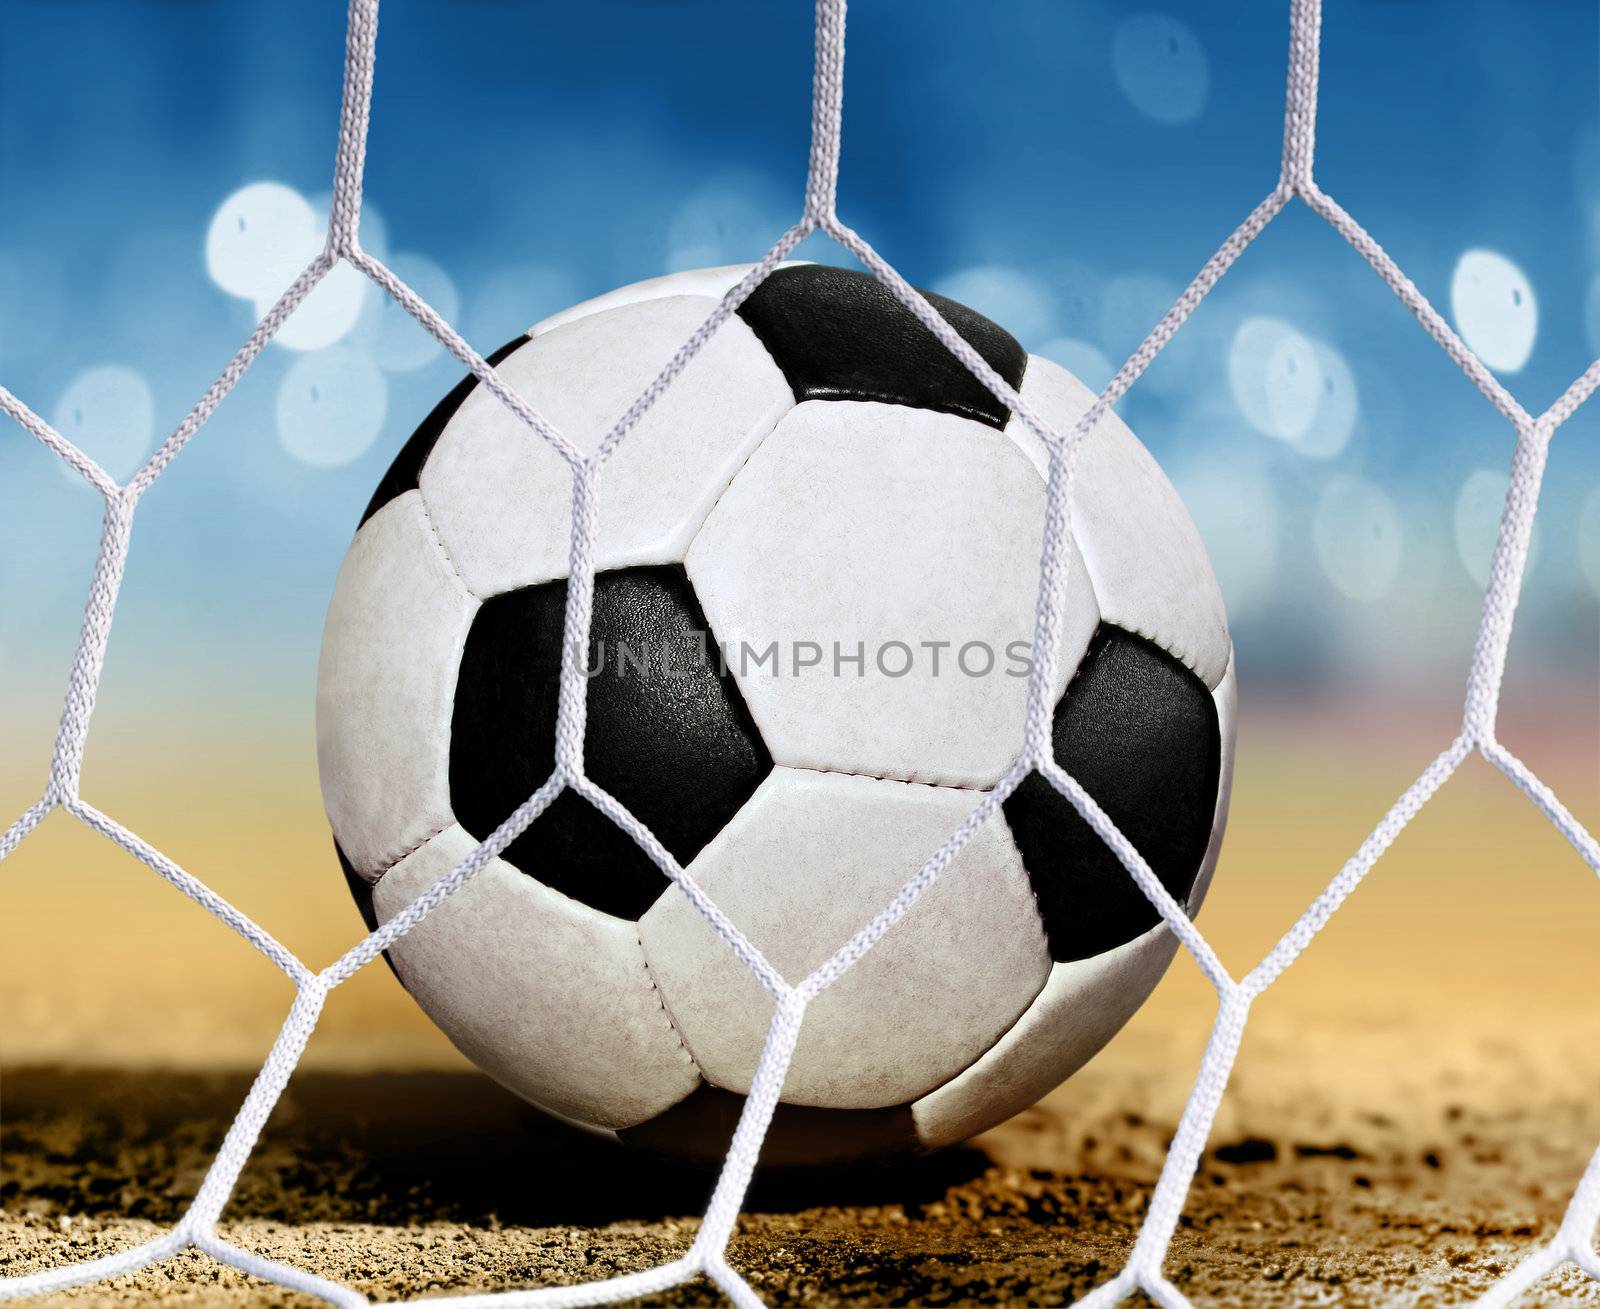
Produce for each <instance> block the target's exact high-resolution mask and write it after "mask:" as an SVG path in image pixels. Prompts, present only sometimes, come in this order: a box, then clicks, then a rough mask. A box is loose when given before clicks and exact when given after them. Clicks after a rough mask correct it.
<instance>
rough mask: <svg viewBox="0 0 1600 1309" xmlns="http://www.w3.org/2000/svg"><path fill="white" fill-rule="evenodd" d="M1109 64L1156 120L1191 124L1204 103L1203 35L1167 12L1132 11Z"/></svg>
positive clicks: (1207, 76) (1207, 81)
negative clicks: (1199, 34)
mask: <svg viewBox="0 0 1600 1309" xmlns="http://www.w3.org/2000/svg"><path fill="white" fill-rule="evenodd" d="M1111 67H1112V70H1113V71H1114V72H1115V73H1116V77H1117V85H1118V86H1119V87H1121V88H1122V94H1123V95H1125V96H1127V98H1128V102H1129V103H1130V104H1131V105H1133V107H1134V108H1135V109H1137V110H1138V111H1139V112H1140V113H1141V114H1143V115H1144V116H1145V117H1146V118H1153V119H1155V120H1156V122H1158V123H1187V122H1189V121H1191V120H1192V119H1195V118H1198V117H1199V116H1200V113H1201V111H1202V110H1203V109H1204V108H1205V106H1206V92H1207V91H1208V89H1209V88H1210V85H1211V67H1210V63H1209V61H1208V60H1207V59H1206V52H1205V48H1204V47H1203V46H1202V45H1201V44H1200V39H1199V38H1198V37H1197V36H1196V35H1195V34H1194V32H1193V30H1192V29H1191V28H1190V27H1189V26H1188V25H1187V24H1185V23H1181V22H1179V21H1178V20H1177V19H1176V18H1171V17H1169V16H1168V15H1166V14H1133V15H1130V16H1129V17H1127V18H1125V19H1123V20H1122V22H1120V23H1119V24H1117V30H1116V33H1115V35H1114V36H1113V37H1112V39H1111Z"/></svg>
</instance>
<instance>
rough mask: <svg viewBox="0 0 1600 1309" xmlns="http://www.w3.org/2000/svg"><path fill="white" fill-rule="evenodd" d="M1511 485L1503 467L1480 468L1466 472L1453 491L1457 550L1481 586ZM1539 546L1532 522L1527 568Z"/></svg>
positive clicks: (1487, 573) (1487, 582)
mask: <svg viewBox="0 0 1600 1309" xmlns="http://www.w3.org/2000/svg"><path fill="white" fill-rule="evenodd" d="M1510 485H1511V478H1510V476H1509V474H1507V473H1506V472H1505V471H1504V470H1503V469H1498V468H1479V469H1476V470H1475V471H1473V472H1471V473H1469V474H1468V475H1467V479H1466V480H1465V481H1464V482H1462V484H1461V490H1460V492H1459V493H1458V494H1457V495H1456V508H1455V532H1456V554H1457V556H1458V557H1459V558H1460V560H1461V566H1462V567H1463V568H1465V569H1466V570H1467V575H1468V576H1469V577H1471V578H1472V580H1473V581H1474V582H1475V583H1477V585H1478V586H1480V587H1482V586H1488V584H1489V573H1490V569H1491V566H1492V565H1493V563H1494V548H1495V543H1496V542H1497V541H1498V540H1499V537H1500V517H1501V515H1502V513H1503V512H1504V511H1505V505H1506V490H1507V488H1508V487H1509V486H1510ZM1538 546H1539V527H1538V524H1535V525H1534V529H1533V535H1532V537H1531V538H1530V539H1529V542H1528V571H1529V572H1531V571H1532V570H1533V565H1534V562H1535V560H1536V558H1537V556H1538V553H1539V551H1538Z"/></svg>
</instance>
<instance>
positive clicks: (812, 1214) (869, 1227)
mask: <svg viewBox="0 0 1600 1309" xmlns="http://www.w3.org/2000/svg"><path fill="white" fill-rule="evenodd" d="M247 1085H248V1078H247V1076H245V1075H242V1074H240V1075H232V1074H228V1075H223V1074H216V1075H207V1074H195V1073H144V1074H135V1073H128V1072H97V1071H86V1070H85V1071H68V1070H62V1069H59V1068H47V1067H40V1068H32V1069H26V1070H22V1071H18V1072H13V1073H9V1074H7V1075H6V1077H5V1080H4V1084H3V1088H0V1090H3V1108H4V1135H3V1138H0V1140H3V1145H4V1154H3V1165H4V1171H3V1178H4V1180H3V1183H0V1205H3V1216H0V1271H3V1272H6V1273H17V1272H24V1271H29V1270H32V1269H35V1268H42V1267H48V1266H51V1265H54V1264H57V1263H60V1262H65V1261H70V1260H78V1259H84V1258H90V1257H94V1256H97V1255H101V1254H106V1253H109V1252H111V1251H113V1250H116V1249H120V1248H123V1247H125V1246H127V1245H130V1244H133V1243H135V1242H137V1241H140V1240H143V1239H147V1238H149V1237H150V1236H153V1235H155V1234H157V1233H158V1232H159V1231H160V1230H162V1228H163V1227H164V1226H166V1225H169V1224H171V1223H172V1222H173V1221H174V1220H176V1219H177V1218H178V1217H179V1216H180V1215H181V1213H182V1211H183V1208H184V1205H185V1204H186V1203H187V1201H188V1199H189V1198H190V1197H191V1196H192V1195H193V1194H194V1191H195V1189H196V1187H197V1186H198V1185H199V1182H200V1179H201V1176H202V1175H203V1172H204V1169H205V1166H206V1164H207V1162H208V1160H209V1158H210V1155H211V1152H212V1151H213V1150H214V1149H215V1148H216V1145H217V1143H218V1142H219V1141H220V1139H221V1136H222V1133H223V1131H224V1130H225V1128H226V1125H227V1120H228V1118H229V1117H230V1115H231V1113H232V1111H233V1109H234V1108H235V1107H236V1106H237V1104H238V1102H239V1100H240V1098H241V1097H242V1096H243V1094H244V1092H245V1090H246V1088H247ZM1059 1094H1060V1093H1058V1097H1059ZM1144 1098H1145V1097H1144V1096H1142V1095H1141V1094H1140V1093H1139V1091H1138V1090H1137V1088H1124V1090H1123V1093H1122V1094H1118V1093H1117V1092H1116V1089H1115V1087H1114V1086H1113V1085H1111V1084H1110V1083H1109V1082H1106V1083H1104V1084H1101V1085H1098V1086H1092V1087H1091V1093H1090V1094H1087V1095H1084V1094H1080V1095H1078V1096H1076V1097H1075V1098H1074V1100H1073V1101H1071V1102H1066V1103H1058V1100H1057V1098H1052V1100H1048V1101H1046V1102H1045V1103H1044V1104H1043V1105H1041V1106H1040V1107H1038V1108H1036V1109H1034V1110H1032V1111H1030V1112H1029V1113H1027V1114H1024V1115H1023V1116H1021V1117H1020V1118H1018V1119H1016V1120H1013V1122H1011V1123H1010V1124H1007V1125H1006V1126H1005V1127H1003V1128H1001V1129H999V1130H998V1131H996V1132H993V1133H990V1134H989V1135H988V1136H986V1137H984V1138H981V1143H980V1145H978V1146H968V1147H965V1148H962V1149H959V1150H955V1151H949V1152H946V1153H944V1154H941V1155H937V1156H933V1157H930V1158H926V1159H921V1160H916V1161H913V1162H910V1163H908V1164H905V1165H902V1166H898V1167H894V1168H888V1169H882V1170H879V1171H875V1172H870V1173H862V1174H853V1175H842V1176H841V1175H835V1176H831V1177H794V1176H791V1177H786V1178H784V1177H779V1178H764V1179H761V1180H759V1181H758V1183H757V1185H756V1188H755V1190H754V1191H753V1193H752V1195H751V1197H750V1202H749V1204H748V1205H747V1214H746V1217H745V1218H744V1219H742V1220H741V1224H740V1229H739V1234H738V1236H737V1238H736V1240H735V1243H734V1246H733V1249H732V1253H731V1258H732V1262H733V1263H734V1265H735V1266H736V1267H738V1268H739V1269H741V1270H742V1271H743V1272H744V1273H745V1274H746V1275H747V1276H748V1277H749V1279H750V1281H751V1282H752V1283H753V1285H754V1286H755V1287H756V1288H757V1290H758V1291H759V1292H760V1293H761V1294H762V1295H763V1296H764V1297H765V1298H766V1299H768V1300H769V1301H771V1302H773V1303H776V1304H808V1305H809V1304H834V1303H859V1304H884V1305H889V1304H893V1305H906V1304H916V1305H967V1304H1055V1303H1063V1302H1067V1301H1070V1300H1071V1299H1073V1298H1074V1297H1075V1296H1077V1295H1080V1294H1082V1293H1083V1292H1084V1291H1086V1290H1087V1289H1089V1288H1090V1287H1091V1286H1093V1285H1095V1284H1096V1283H1097V1282H1099V1281H1102V1280H1104V1279H1105V1278H1106V1277H1107V1276H1108V1275H1109V1274H1110V1273H1111V1272H1112V1271H1114V1270H1115V1269H1116V1268H1118V1267H1120V1266H1121V1264H1122V1262H1123V1260H1124V1258H1125V1257H1126V1253H1127V1251H1128V1248H1129V1245H1130V1242H1131V1241H1132V1239H1133V1237H1134V1235H1135V1234H1136V1231H1137V1226H1138V1223H1139V1220H1140V1218H1141V1217H1142V1215H1143V1212H1144V1209H1145V1206H1146V1205H1147V1203H1148V1200H1149V1196H1150V1192H1151V1187H1152V1183H1153V1180H1154V1177H1155V1175H1156V1172H1157V1170H1158V1168H1159V1165H1160V1161H1161V1158H1162V1156H1163V1153H1164V1150H1165V1147H1166V1142H1167V1140H1168V1138H1169V1136H1170V1133H1171V1130H1172V1123H1171V1122H1170V1121H1151V1120H1150V1119H1148V1118H1146V1117H1145V1116H1143V1115H1142V1114H1141V1113H1139V1112H1135V1111H1132V1110H1130V1109H1128V1108H1126V1105H1127V1104H1129V1103H1137V1102H1140V1101H1142V1100H1143V1099H1144ZM1412 1108H1413V1109H1415V1108H1416V1106H1412ZM1283 1109H1284V1113H1283V1117H1284V1118H1285V1120H1286V1121H1289V1122H1295V1123H1301V1124H1304V1125H1305V1128H1306V1130H1303V1131H1299V1132H1288V1133H1276V1132H1273V1133H1267V1134H1262V1135H1239V1136H1219V1137H1218V1139H1217V1140H1216V1141H1215V1142H1214V1143H1213V1148H1212V1149H1211V1150H1210V1152H1209V1153H1208V1155H1207V1156H1206V1159H1205V1160H1204V1162H1203V1164H1202V1167H1201V1168H1200V1170H1199V1173H1198V1174H1197V1176H1196V1178H1195V1184H1194V1188H1193V1190H1192V1192H1191V1195H1190V1201H1189V1205H1188V1209H1187V1211H1186V1214H1185V1216H1184V1219H1183V1225H1182V1227H1181V1228H1180V1230H1179V1232H1178V1234H1177V1238H1176V1240H1175V1241H1174V1244H1173V1248H1172V1253H1171V1257H1170V1258H1169V1260H1168V1262H1167V1270H1168V1272H1169V1274H1170V1275H1171V1277H1172V1279H1173V1281H1174V1282H1175V1283H1176V1284H1177V1285H1178V1286H1179V1287H1180V1288H1181V1289H1183V1290H1184V1291H1185V1292H1187V1293H1188V1294H1189V1295H1191V1296H1193V1297H1195V1298H1196V1299H1197V1300H1202V1301H1211V1302H1219V1303H1240V1302H1248V1303H1257V1302H1262V1301H1263V1300H1267V1299H1270V1300H1272V1301H1273V1302H1275V1303H1285V1304H1294V1305H1301V1304H1307V1305H1309V1304H1351V1305H1356V1304H1379V1303H1384V1304H1389V1303H1397V1302H1401V1303H1421V1304H1432V1303H1440V1304H1442V1303H1448V1302H1451V1301H1458V1300H1461V1299H1464V1298H1467V1297H1469V1296H1470V1295H1471V1294H1472V1293H1473V1292H1475V1291H1478V1290H1481V1289H1482V1288H1484V1287H1485V1286H1486V1285H1488V1283H1489V1282H1490V1281H1492V1280H1493V1279H1494V1278H1495V1277H1497V1276H1498V1275H1499V1274H1501V1273H1503V1272H1504V1271H1505V1270H1506V1269H1507V1268H1509V1267H1510V1266H1511V1265H1512V1264H1513V1263H1514V1262H1515V1261H1516V1260H1517V1259H1518V1258H1519V1256H1520V1255H1521V1254H1523V1253H1524V1252H1526V1251H1527V1250H1529V1249H1531V1248H1532V1247H1533V1246H1534V1245H1535V1244H1536V1243H1537V1242H1538V1241H1539V1240H1540V1239H1541V1238H1548V1237H1549V1236H1550V1235H1552V1234H1553V1232H1554V1230H1555V1226H1556V1224H1557V1223H1558V1221H1559V1218H1560V1213H1561V1210H1562V1207H1563V1204H1564V1201H1565V1197H1566V1196H1567V1195H1568V1194H1570V1190H1571V1187H1572V1184H1573V1182H1574V1181H1575V1179H1576V1175H1577V1172H1578V1170H1579V1169H1581V1166H1582V1163H1583V1159H1584V1156H1585V1154H1586V1153H1587V1150H1588V1149H1589V1148H1590V1147H1591V1146H1592V1138H1593V1135H1594V1133H1595V1129H1596V1127H1597V1122H1596V1119H1597V1116H1600V1115H1597V1112H1596V1106H1595V1105H1594V1103H1593V1102H1592V1100H1586V1099H1582V1098H1577V1097H1575V1098H1573V1099H1570V1100H1566V1101H1555V1102H1547V1103H1542V1104H1537V1105H1533V1106H1523V1107H1518V1108H1514V1109H1508V1110H1504V1111H1500V1112H1492V1111H1485V1110H1484V1109H1482V1108H1475V1107H1473V1106H1472V1105H1471V1104H1468V1103H1458V1102H1455V1101H1452V1100H1450V1099H1449V1098H1448V1097H1444V1098H1442V1099H1441V1100H1440V1102H1439V1104H1438V1105H1437V1106H1436V1109H1433V1110H1429V1111H1428V1112H1426V1113H1424V1114H1422V1115H1420V1116H1418V1115H1416V1114H1415V1113H1413V1114H1410V1115H1407V1116H1406V1117H1405V1118H1404V1119H1401V1118H1390V1117H1386V1116H1384V1115H1383V1114H1378V1113H1368V1114H1356V1115H1351V1116H1346V1115H1342V1114H1329V1113H1318V1112H1315V1111H1310V1112H1308V1106H1307V1105H1306V1104H1305V1103H1304V1102H1303V1101H1302V1102H1301V1103H1300V1104H1298V1105H1293V1106H1290V1105H1285V1106H1283ZM1069 1115H1070V1120H1069ZM1267 1117H1268V1118H1271V1117H1272V1115H1270V1114H1269V1115H1267ZM1346 1118H1347V1119H1348V1121H1344V1122H1342V1123H1341V1124H1340V1125H1341V1126H1342V1127H1343V1128H1345V1129H1347V1130H1343V1131H1339V1132H1335V1133H1334V1134H1333V1135H1326V1134H1322V1135H1319V1134H1318V1133H1317V1132H1316V1131H1314V1130H1311V1128H1312V1127H1313V1126H1314V1125H1316V1124H1317V1123H1318V1122H1319V1121H1320V1122H1324V1123H1327V1124H1329V1125H1332V1124H1333V1123H1335V1122H1338V1121H1339V1120H1341V1119H1346ZM1013 1160H1034V1161H1051V1160H1054V1161H1055V1163H1054V1164H1053V1165H1048V1164H1043V1163H1040V1162H1034V1163H1032V1164H1029V1165H1026V1166H1024V1165H1019V1164H1017V1163H1014V1162H1012V1161H1013ZM709 1185H710V1178H709V1177H707V1176H705V1175H700V1174H696V1173H694V1172H691V1171H686V1170H684V1169H683V1168H681V1167H678V1166H669V1165H666V1164H661V1163H657V1162H654V1161H652V1160H649V1159H645V1158H641V1157H640V1156H638V1155H636V1154H632V1153H628V1152H625V1151H622V1150H619V1149H617V1148H615V1147H612V1146H609V1145H607V1144H605V1143H603V1142H598V1141H594V1140H591V1139H589V1138H587V1137H584V1136H582V1135H580V1134H577V1133H574V1132H571V1131H569V1130H567V1129H565V1128H563V1127H560V1126H559V1125H557V1124H553V1123H551V1122H550V1121H549V1120H546V1119H544V1118H542V1117H541V1116H539V1115H536V1114H535V1113H533V1112H532V1111H530V1110H528V1109H527V1108H525V1107H524V1106H522V1105H521V1104H520V1103H519V1102H518V1101H516V1100H515V1099H514V1098H512V1097H511V1096H509V1095H507V1094H506V1093H504V1092H502V1091H501V1090H499V1089H498V1088H497V1087H495V1086H494V1085H493V1084H492V1083H490V1082H488V1081H487V1079H484V1078H481V1077H478V1076H475V1075H473V1074H470V1073H423V1074H342V1073H318V1072H309V1073H306V1074H304V1075H303V1076H301V1077H299V1078H297V1079H296V1080H295V1081H294V1082H293V1083H292V1084H291V1087H290V1089H289V1092H288V1093H287V1095H286V1096H285V1099H284V1101H283V1103H282V1104H281V1105H280V1107H279V1109H278V1111H277V1113H276V1114H275V1115H274V1117H273V1120H272V1122H271V1124H270V1125H269V1127H268V1129H267V1132H266V1135H265V1137H264V1139H263V1142H262V1145H261V1148H260V1149H259V1150H258V1151H257V1152H256V1154H255V1156H254V1157H253V1158H252V1160H251V1162H250V1164H249V1166H248V1167H247V1168H246V1170H245V1172H244V1175H243V1177H242V1179H241V1181H240V1184H239V1187H238V1189H237V1191H236V1192H235V1195H234V1199H233V1202H232V1204H231V1206H230V1208H229V1211H228V1214H227V1220H226V1221H225V1222H224V1224H223V1234H224V1235H225V1236H226V1237H228V1238H229V1239H231V1240H233V1241H236V1242H238V1243H239V1244H242V1245H244V1246H246V1247H248V1248H249V1249H252V1250H255V1251H258V1252H259V1253H261V1254H264V1255H266V1256H268V1257H271V1258H275V1259H280V1260H285V1261H288V1262H291V1263H294V1264H296V1265H298V1266H301V1267H305V1268H308V1269H311V1270H314V1271H316V1272H318V1273H321V1274H323V1275H325V1276H329V1277H333V1278H336V1279H338V1280H341V1281H344V1282H347V1283H349V1284H350V1285H352V1286H355V1287H357V1288H358V1289H360V1290H361V1291H362V1292H363V1293H365V1294H367V1295H369V1296H372V1297H373V1298H375V1299H380V1300H388V1299H398V1298H402V1297H409V1296H415V1295H418V1294H424V1293H429V1292H432V1293H438V1292H443V1291H450V1290H456V1291H462V1290H468V1289H483V1290H488V1289H499V1288H505V1287H511V1286H528V1285H550V1284H555V1283H561V1282H575V1281H582V1280H588V1279H592V1278H596V1277H603V1276H608V1275H611V1274H615V1273H622V1272H629V1271H635V1270H639V1269H643V1268H646V1267H649V1266H651V1265H653V1264H656V1263H660V1262H662V1261H664V1260H666V1259H669V1258H671V1257H673V1256H674V1255H676V1254H678V1253H680V1252H681V1251H682V1250H683V1249H684V1248H685V1247H686V1245H687V1243H688V1242H689V1241H690V1240H691V1239H692V1237H693V1234H694V1232H695V1229H696V1219H695V1217H694V1215H695V1214H696V1212H697V1211H698V1210H699V1209H700V1207H701V1206H702V1205H703V1204H704V1202H705V1199H706V1195H707V1192H708V1189H709ZM717 1301H718V1296H717V1295H716V1293H715V1292H714V1291H713V1290H712V1288H710V1287H709V1286H708V1285H707V1284H704V1283H696V1284H692V1285H690V1286H687V1287H684V1288H681V1289H679V1290H678V1291H676V1292H673V1293H671V1294H670V1295H669V1296H668V1297H667V1302H669V1303H673V1304H701V1303H716V1302H717ZM152 1302H156V1303H161V1304H171V1305H202V1304H203V1305H222V1306H243V1305H251V1306H255V1305H301V1304H310V1303H313V1301H311V1300H309V1299H307V1298H305V1297H302V1296H300V1295H298V1294H296V1293H294V1292H289V1291H285V1290H282V1289H281V1288H277V1287H269V1286H265V1285H263V1284H261V1283H258V1282H255V1281H253V1280H252V1279H250V1278H247V1277H245V1276H244V1275H242V1274H239V1273H236V1272H235V1271H234V1270H232V1269H229V1268H225V1267H222V1266H220V1265H217V1264H215V1263H213V1262H212V1261H211V1260H210V1259H208V1258H207V1257H205V1256H203V1255H200V1254H196V1253H192V1252H191V1253H187V1254H185V1255H182V1256H180V1257H179V1258H177V1259H174V1260H172V1261H169V1262H168V1263H167V1264H164V1265H162V1266H160V1267H158V1268H154V1269H148V1270H145V1271H144V1272H141V1273H139V1274H137V1275H134V1276H131V1277H124V1278H120V1279H118V1280H116V1281H114V1282H110V1283H105V1284H102V1285H99V1286H91V1287H82V1288H76V1289H74V1290H72V1291H68V1292H65V1293H61V1294H58V1295H56V1296H53V1297H49V1298H48V1299H47V1300H45V1301H40V1303H53V1304H54V1303H59V1304H68V1303H70V1304H72V1305H75V1306H82V1305H108V1306H111V1305H115V1306H123V1305H133V1304H148V1303H152ZM1536 1302H1541V1303H1543V1302H1549V1303H1556V1302H1560V1303H1574V1302H1580V1303H1594V1304H1600V1285H1596V1284H1593V1283H1590V1282H1587V1281H1586V1280H1585V1279H1584V1278H1583V1277H1582V1276H1581V1275H1580V1274H1578V1273H1577V1272H1576V1271H1575V1270H1571V1269H1568V1270H1566V1271H1565V1272H1564V1273H1563V1274H1560V1275H1558V1276H1557V1277H1555V1278H1552V1279H1550V1280H1549V1281H1547V1282H1546V1283H1545V1284H1544V1285H1543V1286H1542V1287H1541V1288H1540V1290H1539V1293H1538V1296H1537V1297H1536Z"/></svg>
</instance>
